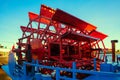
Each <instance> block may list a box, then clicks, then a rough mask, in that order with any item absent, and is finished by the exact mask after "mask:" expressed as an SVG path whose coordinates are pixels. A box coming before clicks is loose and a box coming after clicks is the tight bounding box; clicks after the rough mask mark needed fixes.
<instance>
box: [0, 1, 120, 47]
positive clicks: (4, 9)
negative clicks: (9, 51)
mask: <svg viewBox="0 0 120 80" xmlns="http://www.w3.org/2000/svg"><path fill="white" fill-rule="evenodd" d="M41 4H45V5H47V6H50V7H52V8H54V9H56V8H59V9H61V10H63V11H66V12H68V13H70V14H72V15H74V16H76V17H78V18H80V19H82V20H84V21H86V22H88V23H91V24H93V25H95V26H97V30H98V31H100V32H103V33H105V34H107V35H108V37H107V38H106V39H105V40H104V43H105V45H106V47H108V48H111V40H114V39H117V40H118V41H119V42H118V43H117V44H116V46H117V49H120V0H0V44H2V45H4V46H8V48H10V47H11V46H12V45H13V44H15V43H16V42H17V41H18V38H20V37H21V36H22V32H21V30H20V26H21V25H23V26H26V25H27V24H28V21H29V19H28V12H30V11H31V12H35V13H38V14H39V11H40V5H41Z"/></svg>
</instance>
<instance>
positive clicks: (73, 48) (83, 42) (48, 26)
mask: <svg viewBox="0 0 120 80" xmlns="http://www.w3.org/2000/svg"><path fill="white" fill-rule="evenodd" d="M28 15H29V22H28V25H27V26H21V27H20V28H21V30H22V32H23V33H22V38H20V39H19V42H18V43H17V44H18V46H20V47H21V52H23V53H25V54H26V52H25V50H28V47H26V46H27V45H28V44H30V46H31V54H32V58H33V59H37V60H45V58H46V59H47V60H49V61H55V62H56V61H57V62H59V63H64V62H69V63H71V62H73V61H76V62H79V64H78V66H81V65H87V64H88V63H90V60H92V59H93V58H97V59H101V60H103V61H104V59H105V54H106V51H105V45H104V42H103V40H104V39H105V38H106V37H107V35H106V34H103V33H101V32H99V31H97V30H96V29H97V27H96V26H94V25H92V24H90V23H87V22H85V21H83V20H81V19H79V18H77V17H75V16H73V15H71V14H68V13H66V12H64V11H62V10H60V9H56V10H55V9H53V8H50V7H48V6H45V5H41V9H40V14H35V13H33V12H29V13H28ZM100 42H101V44H102V45H103V47H100V46H101V45H100ZM100 52H103V54H104V55H103V56H102V58H100ZM83 60H84V61H86V62H85V63H84V64H83V63H82V61H83ZM55 64H56V65H57V63H53V64H49V65H55ZM64 65H65V64H64ZM69 65H70V64H67V66H69Z"/></svg>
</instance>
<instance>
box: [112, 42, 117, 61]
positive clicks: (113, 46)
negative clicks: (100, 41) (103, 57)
mask: <svg viewBox="0 0 120 80" xmlns="http://www.w3.org/2000/svg"><path fill="white" fill-rule="evenodd" d="M116 42H118V40H111V43H112V62H115V43H116Z"/></svg>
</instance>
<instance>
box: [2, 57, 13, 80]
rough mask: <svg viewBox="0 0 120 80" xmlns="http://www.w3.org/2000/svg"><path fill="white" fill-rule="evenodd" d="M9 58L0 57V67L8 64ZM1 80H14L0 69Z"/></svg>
mask: <svg viewBox="0 0 120 80" xmlns="http://www.w3.org/2000/svg"><path fill="white" fill-rule="evenodd" d="M7 63H8V57H0V65H1V64H7ZM0 80H12V79H11V78H10V77H9V76H8V75H7V74H6V73H5V72H4V71H3V70H2V68H0Z"/></svg>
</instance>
